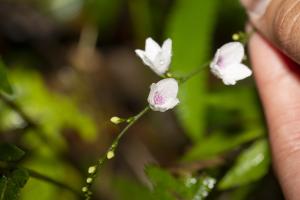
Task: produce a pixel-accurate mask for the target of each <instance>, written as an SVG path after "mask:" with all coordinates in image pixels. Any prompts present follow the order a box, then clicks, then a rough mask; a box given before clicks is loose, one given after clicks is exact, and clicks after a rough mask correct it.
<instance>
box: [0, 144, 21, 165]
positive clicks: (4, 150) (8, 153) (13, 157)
mask: <svg viewBox="0 0 300 200" xmlns="http://www.w3.org/2000/svg"><path fill="white" fill-rule="evenodd" d="M24 155H25V152H24V151H23V150H21V149H19V148H18V147H16V146H14V145H12V144H8V143H2V144H0V161H6V162H11V161H18V160H20V159H21V158H22V157H23V156H24Z"/></svg>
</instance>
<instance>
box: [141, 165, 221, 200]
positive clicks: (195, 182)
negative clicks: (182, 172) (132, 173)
mask: <svg viewBox="0 0 300 200" xmlns="http://www.w3.org/2000/svg"><path fill="white" fill-rule="evenodd" d="M146 172H147V175H148V176H149V179H150V181H151V182H152V183H153V186H154V196H155V197H156V199H164V200H165V199H167V200H169V199H170V200H175V199H185V200H201V199H205V198H206V197H207V196H208V194H209V192H210V191H211V190H212V189H213V188H214V186H215V183H216V180H215V179H214V178H212V177H209V176H201V177H192V176H186V177H178V178H175V177H173V176H172V175H171V174H170V173H169V172H168V171H165V170H163V169H160V168H158V167H154V166H150V167H147V168H146Z"/></svg>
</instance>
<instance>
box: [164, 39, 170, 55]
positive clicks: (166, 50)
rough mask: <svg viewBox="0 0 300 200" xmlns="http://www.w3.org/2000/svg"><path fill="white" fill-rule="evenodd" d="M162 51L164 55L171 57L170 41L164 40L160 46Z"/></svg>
mask: <svg viewBox="0 0 300 200" xmlns="http://www.w3.org/2000/svg"><path fill="white" fill-rule="evenodd" d="M162 51H163V52H164V53H165V54H166V55H169V56H170V57H171V56H172V40H171V39H170V38H168V39H166V40H165V41H164V43H163V45H162Z"/></svg>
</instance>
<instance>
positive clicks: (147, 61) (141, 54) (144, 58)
mask: <svg viewBox="0 0 300 200" xmlns="http://www.w3.org/2000/svg"><path fill="white" fill-rule="evenodd" d="M135 53H136V54H137V55H138V56H139V57H140V58H141V59H142V61H143V63H144V64H145V65H147V66H149V67H150V68H151V69H153V68H154V65H153V62H152V61H151V60H150V59H149V58H148V57H147V55H146V53H145V51H142V50H140V49H137V50H135Z"/></svg>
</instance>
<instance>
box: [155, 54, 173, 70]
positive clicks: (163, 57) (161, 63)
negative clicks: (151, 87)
mask: <svg viewBox="0 0 300 200" xmlns="http://www.w3.org/2000/svg"><path fill="white" fill-rule="evenodd" d="M170 63H171V56H170V55H167V54H166V53H165V52H162V51H161V52H159V53H158V54H157V55H156V57H155V60H154V62H153V64H154V66H155V69H153V70H154V71H155V72H156V73H157V74H158V75H163V74H164V73H166V72H167V71H168V70H169V67H170Z"/></svg>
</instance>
